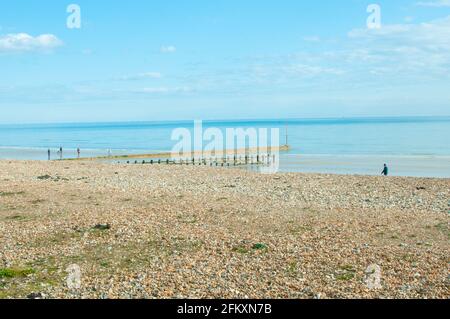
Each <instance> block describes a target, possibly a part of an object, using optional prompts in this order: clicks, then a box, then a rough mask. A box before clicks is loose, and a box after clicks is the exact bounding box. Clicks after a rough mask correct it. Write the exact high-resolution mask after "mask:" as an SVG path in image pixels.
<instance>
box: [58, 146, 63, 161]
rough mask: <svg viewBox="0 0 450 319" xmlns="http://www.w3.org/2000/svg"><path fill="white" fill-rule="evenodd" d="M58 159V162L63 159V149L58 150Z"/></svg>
mask: <svg viewBox="0 0 450 319" xmlns="http://www.w3.org/2000/svg"><path fill="white" fill-rule="evenodd" d="M59 159H60V160H62V159H63V149H62V147H60V148H59Z"/></svg>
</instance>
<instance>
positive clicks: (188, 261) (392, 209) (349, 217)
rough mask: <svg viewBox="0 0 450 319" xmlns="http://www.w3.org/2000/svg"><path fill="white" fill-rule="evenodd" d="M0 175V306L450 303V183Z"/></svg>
mask: <svg viewBox="0 0 450 319" xmlns="http://www.w3.org/2000/svg"><path fill="white" fill-rule="evenodd" d="M0 172H1V173H0V298H449V297H450V273H449V270H450V269H449V262H450V227H449V226H450V224H449V222H450V214H449V212H450V207H449V201H450V179H423V178H397V177H388V178H383V177H369V176H338V175H320V174H298V173H290V174H275V175H262V174H258V173H255V172H249V171H244V170H239V169H226V168H211V167H200V166H199V167H193V166H177V165H153V166H152V165H141V164H139V165H134V164H130V165H125V164H107V163H98V162H95V161H89V162H83V161H80V162H75V161H73V162H65V161H55V162H34V161H0ZM74 266H75V267H79V269H80V271H81V282H80V283H81V286H80V287H73V286H71V285H70V284H69V282H68V275H70V269H71V268H73V267H74ZM369 266H371V267H369ZM371 269H372V270H371ZM373 269H378V270H379V272H380V273H379V275H380V276H379V279H380V280H379V282H378V284H377V285H375V286H371V285H370V284H368V278H370V276H372V275H373ZM69 279H70V278H69ZM69 281H70V280H69Z"/></svg>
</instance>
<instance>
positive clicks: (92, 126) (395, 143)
mask: <svg viewBox="0 0 450 319" xmlns="http://www.w3.org/2000/svg"><path fill="white" fill-rule="evenodd" d="M286 126H287V130H286ZM211 127H217V128H219V129H220V130H221V131H222V132H225V130H226V129H227V128H238V127H242V128H279V129H280V144H284V142H285V138H286V136H285V135H286V133H285V132H288V143H289V145H290V146H291V150H290V152H289V153H287V154H282V156H281V165H280V169H281V171H292V172H299V171H300V172H319V173H339V174H341V173H342V174H370V175H378V174H379V173H380V172H381V168H382V166H383V164H384V163H387V164H389V166H390V167H391V173H392V175H400V176H426V177H449V176H450V173H449V172H450V161H449V158H450V143H449V141H448V138H449V136H450V117H427V118H359V119H313V120H264V121H206V122H204V123H203V128H204V129H207V128H211ZM176 128H187V129H189V130H190V131H191V132H192V131H193V122H187V121H186V122H145V123H144V122H142V123H78V124H77V123H75V124H37V125H2V126H0V159H33V160H46V159H47V149H49V148H50V149H51V151H52V158H58V155H57V153H56V152H57V150H58V149H59V147H60V146H61V147H63V149H64V153H63V156H64V158H74V157H77V153H76V148H77V147H80V148H81V150H82V153H81V154H82V156H84V157H92V156H106V155H108V150H111V153H112V155H122V154H139V153H150V152H167V151H170V150H171V149H172V147H173V146H174V145H175V143H176V141H172V140H171V134H172V132H173V130H174V129H176ZM224 135H225V134H224ZM205 144H206V142H205Z"/></svg>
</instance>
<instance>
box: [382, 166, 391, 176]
mask: <svg viewBox="0 0 450 319" xmlns="http://www.w3.org/2000/svg"><path fill="white" fill-rule="evenodd" d="M381 175H383V176H388V175H389V168H388V167H387V165H386V164H384V168H383V171H382V172H381Z"/></svg>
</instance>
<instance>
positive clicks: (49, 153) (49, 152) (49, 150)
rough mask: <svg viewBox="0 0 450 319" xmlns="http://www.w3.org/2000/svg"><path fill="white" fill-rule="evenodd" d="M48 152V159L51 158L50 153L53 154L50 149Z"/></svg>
mask: <svg viewBox="0 0 450 319" xmlns="http://www.w3.org/2000/svg"><path fill="white" fill-rule="evenodd" d="M47 154H48V160H50V154H51V152H50V149H48V151H47Z"/></svg>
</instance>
